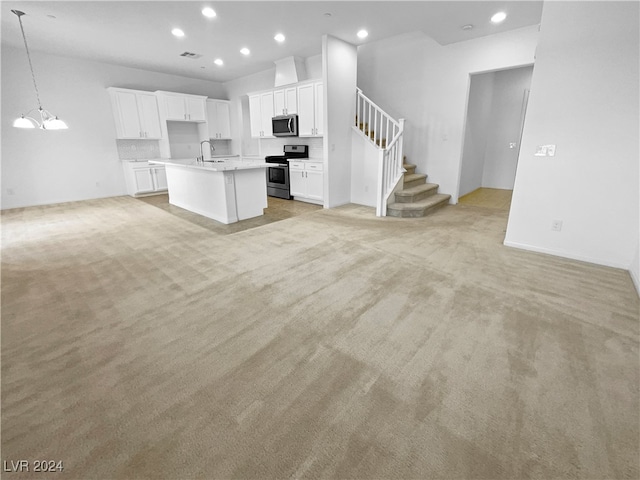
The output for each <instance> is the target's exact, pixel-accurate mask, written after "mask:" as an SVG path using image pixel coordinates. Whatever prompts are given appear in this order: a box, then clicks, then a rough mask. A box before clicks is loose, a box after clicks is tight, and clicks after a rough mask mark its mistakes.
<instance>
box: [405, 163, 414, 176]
mask: <svg viewBox="0 0 640 480" xmlns="http://www.w3.org/2000/svg"><path fill="white" fill-rule="evenodd" d="M402 167H403V168H404V169H405V170H406V171H407V175H411V174H412V173H416V166H415V165H413V164H411V163H405V164H404V165H402Z"/></svg>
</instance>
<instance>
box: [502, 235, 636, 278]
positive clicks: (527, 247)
mask: <svg viewBox="0 0 640 480" xmlns="http://www.w3.org/2000/svg"><path fill="white" fill-rule="evenodd" d="M503 245H505V246H506V247H513V248H519V249H521V250H529V251H531V252H538V253H545V254H547V255H554V256H556V257H564V258H569V259H571V260H578V261H580V262H588V263H594V264H596V265H604V266H605V267H613V268H620V269H622V270H627V271H628V270H629V265H623V264H621V263H617V262H611V261H609V260H604V259H601V258H595V257H587V256H584V255H575V254H573V253H569V252H565V251H562V250H554V249H551V248H544V247H536V246H535V245H527V244H526V243H518V242H510V241H508V240H505V241H504V242H503Z"/></svg>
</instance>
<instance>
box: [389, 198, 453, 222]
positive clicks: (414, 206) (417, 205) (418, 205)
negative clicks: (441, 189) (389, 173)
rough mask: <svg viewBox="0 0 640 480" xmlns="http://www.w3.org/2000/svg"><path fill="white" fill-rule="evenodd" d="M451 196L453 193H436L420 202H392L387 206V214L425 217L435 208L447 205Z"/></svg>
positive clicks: (404, 216) (391, 215)
mask: <svg viewBox="0 0 640 480" xmlns="http://www.w3.org/2000/svg"><path fill="white" fill-rule="evenodd" d="M450 198H451V195H447V194H443V193H436V194H435V195H431V196H429V197H427V198H425V199H423V200H420V201H418V202H413V203H397V202H396V203H392V204H390V205H389V206H388V207H387V215H388V216H390V217H403V218H416V217H424V216H426V215H428V214H429V213H431V212H433V211H434V210H436V209H438V208H441V207H444V206H445V205H447V204H448V203H449V199H450Z"/></svg>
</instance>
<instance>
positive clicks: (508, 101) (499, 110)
mask: <svg viewBox="0 0 640 480" xmlns="http://www.w3.org/2000/svg"><path fill="white" fill-rule="evenodd" d="M532 74H533V65H528V66H525V67H517V68H511V69H507V70H499V71H493V72H485V73H478V74H471V75H470V82H469V98H468V101H467V119H466V125H465V135H464V145H463V153H462V162H461V168H460V183H459V190H458V195H459V197H463V196H465V195H466V196H467V197H466V199H465V200H466V201H467V203H468V202H469V201H470V199H472V198H487V195H476V196H472V195H468V194H470V193H472V192H475V191H477V190H479V189H488V190H505V191H506V192H503V194H500V192H494V193H497V194H498V195H489V198H490V197H500V198H506V197H507V196H508V197H509V198H510V192H512V191H513V186H514V183H515V176H516V167H517V164H518V154H519V151H520V141H521V138H522V131H523V127H524V119H525V116H526V108H527V102H528V99H529V88H530V86H531V77H532ZM485 193H487V192H485ZM489 193H490V192H489Z"/></svg>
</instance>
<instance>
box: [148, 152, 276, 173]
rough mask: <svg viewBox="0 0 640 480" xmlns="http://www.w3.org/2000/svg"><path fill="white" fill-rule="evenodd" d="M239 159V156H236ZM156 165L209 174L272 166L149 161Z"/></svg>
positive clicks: (237, 161) (175, 160) (261, 164)
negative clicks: (183, 168)
mask: <svg viewBox="0 0 640 480" xmlns="http://www.w3.org/2000/svg"><path fill="white" fill-rule="evenodd" d="M231 156H232V155H224V156H220V157H217V158H229V157H231ZM235 156H236V157H237V155H235ZM149 163H152V164H155V165H171V166H176V167H186V168H191V169H194V170H205V171H209V172H227V171H233V170H251V169H254V168H267V167H269V166H270V165H269V164H268V163H266V162H261V161H256V162H247V161H241V160H229V161H224V162H207V161H206V160H205V161H204V162H198V161H196V159H194V158H158V159H153V160H149Z"/></svg>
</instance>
